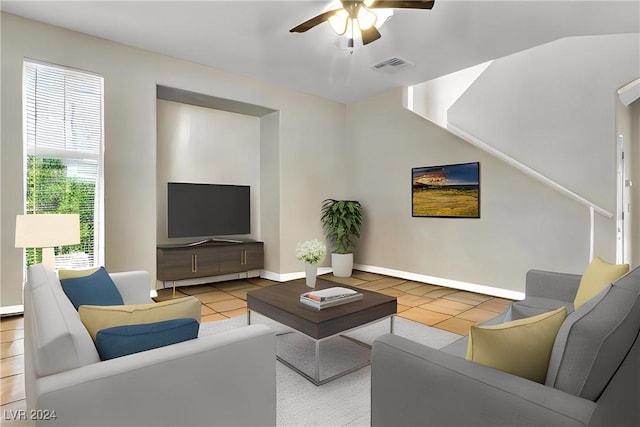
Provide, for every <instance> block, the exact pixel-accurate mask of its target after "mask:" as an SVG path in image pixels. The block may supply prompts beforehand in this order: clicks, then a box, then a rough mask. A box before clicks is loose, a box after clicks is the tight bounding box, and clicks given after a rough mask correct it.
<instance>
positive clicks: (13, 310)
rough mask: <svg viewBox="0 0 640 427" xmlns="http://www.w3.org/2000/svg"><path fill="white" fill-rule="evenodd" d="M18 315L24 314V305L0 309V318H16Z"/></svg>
mask: <svg viewBox="0 0 640 427" xmlns="http://www.w3.org/2000/svg"><path fill="white" fill-rule="evenodd" d="M19 314H24V305H22V304H20V305H8V306H6V307H0V317H5V316H17V315H19Z"/></svg>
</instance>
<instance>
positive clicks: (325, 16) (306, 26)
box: [289, 9, 342, 33]
mask: <svg viewBox="0 0 640 427" xmlns="http://www.w3.org/2000/svg"><path fill="white" fill-rule="evenodd" d="M339 10H342V9H335V10H330V11H328V12H325V13H321V14H320V15H318V16H315V17H313V18H311V19H309V20H308V21H305V22H303V23H302V24H300V25H298V26H297V27H293V28H292V29H290V30H289V32H290V33H304V32H305V31H308V30H310V29H312V28H313V27H315V26H316V25H318V24H322V23H323V22H325V21H328V20H329V18H331V17H332V16H333V15H334V14H335V13H336V12H337V11H339Z"/></svg>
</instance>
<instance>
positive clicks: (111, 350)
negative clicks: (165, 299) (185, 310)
mask: <svg viewBox="0 0 640 427" xmlns="http://www.w3.org/2000/svg"><path fill="white" fill-rule="evenodd" d="M199 328H200V323H198V321H196V320H195V319H172V320H163V321H161V322H155V323H145V324H142V325H126V326H114V327H112V328H107V329H102V330H100V331H99V332H98V334H97V335H96V348H97V349H98V354H99V355H100V359H101V360H108V359H113V358H116V357H121V356H126V355H128V354H133V353H139V352H141V351H147V350H151V349H153V348H158V347H164V346H165V345H170V344H176V343H179V342H182V341H188V340H191V339H194V338H197V337H198V329H199Z"/></svg>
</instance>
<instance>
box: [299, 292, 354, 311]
mask: <svg viewBox="0 0 640 427" xmlns="http://www.w3.org/2000/svg"><path fill="white" fill-rule="evenodd" d="M361 299H362V294H361V293H359V292H357V291H354V290H353V289H348V288H341V287H334V288H327V289H321V290H318V291H311V292H305V293H304V294H302V295H300V302H301V303H303V304H307V305H309V306H311V307H314V308H317V309H318V310H321V309H323V308H327V307H333V306H336V305H341V304H346V303H348V302H353V301H358V300H361Z"/></svg>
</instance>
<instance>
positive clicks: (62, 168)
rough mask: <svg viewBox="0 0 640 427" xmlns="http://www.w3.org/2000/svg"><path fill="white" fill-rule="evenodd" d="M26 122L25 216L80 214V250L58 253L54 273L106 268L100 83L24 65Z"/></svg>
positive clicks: (52, 68)
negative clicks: (57, 270) (32, 214)
mask: <svg viewBox="0 0 640 427" xmlns="http://www.w3.org/2000/svg"><path fill="white" fill-rule="evenodd" d="M24 121H25V145H26V150H27V154H28V162H27V168H28V170H27V213H36V214H37V213H79V214H80V227H81V246H80V247H79V248H78V247H74V248H61V250H60V251H59V253H58V254H57V256H56V268H67V267H83V266H87V267H88V266H93V265H102V264H104V255H103V253H104V251H103V250H102V247H103V243H102V242H103V241H104V237H103V232H102V227H101V224H102V218H103V214H102V199H103V197H102V187H103V185H102V181H103V180H102V175H103V174H102V163H103V160H102V157H103V156H102V153H103V78H102V77H101V76H98V75H95V74H91V73H86V72H82V71H78V70H72V69H69V68H64V67H58V66H52V65H48V64H43V63H38V62H32V61H25V63H24ZM28 256H29V254H28ZM31 261H33V262H35V259H32V260H31Z"/></svg>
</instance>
